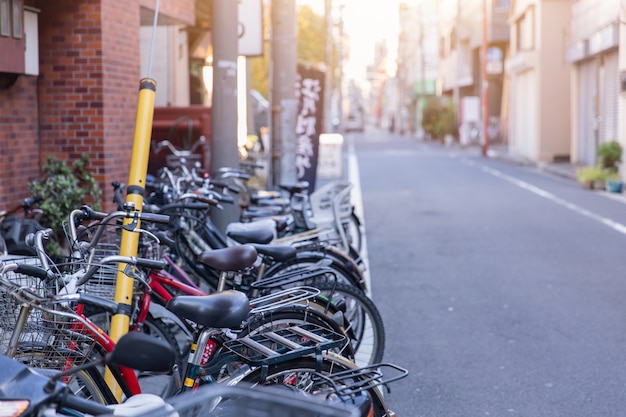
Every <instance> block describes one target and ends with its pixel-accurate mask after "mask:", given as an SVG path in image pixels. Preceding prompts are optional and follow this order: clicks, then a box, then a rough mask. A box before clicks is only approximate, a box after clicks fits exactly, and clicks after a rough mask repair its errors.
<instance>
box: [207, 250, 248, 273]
mask: <svg viewBox="0 0 626 417" xmlns="http://www.w3.org/2000/svg"><path fill="white" fill-rule="evenodd" d="M197 259H198V262H200V263H203V264H204V265H206V266H208V267H209V268H213V269H216V270H218V271H222V272H231V271H232V272H235V271H240V270H242V269H245V268H247V267H249V266H252V265H253V264H254V262H255V261H256V259H257V251H256V249H255V248H254V246H250V245H241V246H230V247H228V248H223V249H214V250H208V251H206V252H202V253H201V254H200V255H198V258H197Z"/></svg>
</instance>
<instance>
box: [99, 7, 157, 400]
mask: <svg viewBox="0 0 626 417" xmlns="http://www.w3.org/2000/svg"><path fill="white" fill-rule="evenodd" d="M158 16H159V0H156V6H155V8H154V23H153V33H152V43H151V46H150V55H149V62H148V74H147V76H146V78H143V79H141V80H140V82H139V98H138V102H137V113H136V116H135V134H134V138H133V148H132V153H131V156H130V169H129V174H128V187H127V188H126V205H125V206H126V208H127V209H128V211H129V212H131V211H134V212H135V217H134V218H127V219H124V222H123V226H127V225H130V224H131V223H136V224H135V225H134V227H133V229H132V230H129V229H130V228H129V229H127V228H125V227H122V235H121V240H120V250H119V254H120V256H129V257H135V256H137V250H138V246H139V233H138V232H137V231H136V230H135V229H138V228H139V227H140V221H139V220H138V218H139V217H140V215H141V211H142V206H143V196H144V193H145V185H146V176H147V174H148V159H149V155H150V138H151V137H152V121H153V118H154V98H155V94H156V81H155V80H153V79H152V78H151V76H152V59H153V52H154V42H155V31H156V26H157V20H158ZM126 266H127V264H125V263H120V264H119V265H118V268H117V271H118V272H117V275H116V280H115V294H114V296H113V297H114V298H113V300H114V301H115V302H116V303H117V304H118V308H117V312H116V313H115V314H114V315H113V317H111V328H110V331H109V336H110V337H111V339H113V341H115V342H117V341H118V340H119V339H120V338H121V337H122V336H123V335H125V334H126V333H128V328H129V325H130V315H131V313H132V308H131V305H132V296H133V284H134V279H133V278H132V277H130V276H128V275H126V273H125V271H126ZM105 380H106V382H107V385H108V386H109V387H110V389H111V392H112V393H113V394H114V395H115V396H116V398H117V399H118V400H121V397H122V390H121V388H120V386H119V385H118V384H117V382H115V379H114V378H113V374H112V373H111V372H110V370H109V369H108V368H107V369H106V373H105Z"/></svg>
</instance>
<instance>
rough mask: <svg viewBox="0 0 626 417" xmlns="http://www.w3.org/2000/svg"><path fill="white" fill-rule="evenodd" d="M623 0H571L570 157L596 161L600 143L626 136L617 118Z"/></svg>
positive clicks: (581, 162) (567, 53)
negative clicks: (621, 4)
mask: <svg viewBox="0 0 626 417" xmlns="http://www.w3.org/2000/svg"><path fill="white" fill-rule="evenodd" d="M620 3H621V2H620V0H578V1H574V2H572V6H571V7H572V13H571V39H570V42H569V43H568V47H567V51H566V58H567V62H568V63H569V64H570V68H571V97H572V105H571V110H570V111H571V116H572V117H571V150H572V153H571V159H572V161H573V162H576V163H580V164H587V165H593V164H595V163H596V148H597V147H598V145H599V144H601V143H603V142H606V141H610V140H619V139H620V138H621V137H622V136H623V134H622V135H620V128H621V129H622V130H621V131H622V132H623V127H620V123H619V120H620V117H619V114H620V111H619V108H620V100H621V99H620V75H619V74H620V72H619V43H620V40H619V17H620ZM622 106H623V105H622ZM622 142H623V141H622Z"/></svg>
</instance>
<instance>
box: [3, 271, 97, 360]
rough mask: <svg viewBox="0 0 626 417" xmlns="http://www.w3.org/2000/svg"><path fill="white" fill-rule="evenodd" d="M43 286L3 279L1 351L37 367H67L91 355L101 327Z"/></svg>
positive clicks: (88, 358)
mask: <svg viewBox="0 0 626 417" xmlns="http://www.w3.org/2000/svg"><path fill="white" fill-rule="evenodd" d="M38 292H39V293H41V292H47V290H46V289H42V288H41V287H39V288H37V287H35V288H29V287H26V286H23V285H20V284H17V283H15V282H11V281H8V280H7V279H4V278H2V279H0V303H2V304H1V306H0V353H2V354H4V355H6V356H8V357H11V358H15V359H17V360H19V361H20V362H22V363H25V364H26V365H28V366H31V367H36V368H46V369H57V370H65V369H68V368H69V367H71V366H78V365H81V364H83V363H85V362H86V361H88V360H90V358H91V357H92V353H93V349H94V347H95V345H96V344H97V340H96V337H98V336H97V335H98V334H99V333H98V329H97V328H96V327H94V326H93V325H92V324H91V323H89V322H88V321H87V320H85V319H84V318H82V317H81V316H79V315H78V314H76V313H75V312H74V311H73V310H72V309H71V308H70V305H69V303H68V301H66V300H63V299H58V298H55V297H54V296H42V295H40V294H38Z"/></svg>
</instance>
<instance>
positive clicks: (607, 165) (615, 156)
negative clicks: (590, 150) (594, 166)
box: [596, 140, 622, 173]
mask: <svg viewBox="0 0 626 417" xmlns="http://www.w3.org/2000/svg"><path fill="white" fill-rule="evenodd" d="M596 154H597V156H598V164H600V166H601V167H602V168H603V169H605V170H607V171H609V172H611V173H615V172H617V166H618V165H619V164H620V163H621V162H622V145H620V144H619V142H617V141H615V140H611V141H608V142H604V143H601V144H600V145H599V146H598V149H597V151H596Z"/></svg>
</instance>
